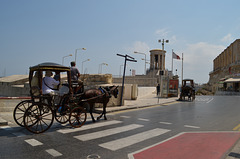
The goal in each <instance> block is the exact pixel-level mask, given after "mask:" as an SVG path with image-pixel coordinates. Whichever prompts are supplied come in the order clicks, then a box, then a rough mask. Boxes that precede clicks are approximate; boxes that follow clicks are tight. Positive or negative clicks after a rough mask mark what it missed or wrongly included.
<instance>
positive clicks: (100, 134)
mask: <svg viewBox="0 0 240 159" xmlns="http://www.w3.org/2000/svg"><path fill="white" fill-rule="evenodd" d="M140 127H143V125H138V124H131V125H127V126H122V127H117V128H113V129H107V130H103V131H98V132H94V133H88V134H85V135H78V136H74V138H76V139H78V140H81V141H88V140H93V139H98V138H101V137H106V136H110V135H114V134H119V133H122V132H126V131H130V130H134V129H137V128H140Z"/></svg>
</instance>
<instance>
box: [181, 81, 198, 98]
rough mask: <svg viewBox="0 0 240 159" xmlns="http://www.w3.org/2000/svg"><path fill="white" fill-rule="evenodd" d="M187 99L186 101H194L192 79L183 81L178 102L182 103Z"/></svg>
mask: <svg viewBox="0 0 240 159" xmlns="http://www.w3.org/2000/svg"><path fill="white" fill-rule="evenodd" d="M185 97H187V100H188V101H193V100H194V99H195V87H194V81H193V80H192V79H185V80H183V81H182V88H181V94H180V98H179V100H181V101H183V100H185Z"/></svg>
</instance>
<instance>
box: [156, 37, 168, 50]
mask: <svg viewBox="0 0 240 159" xmlns="http://www.w3.org/2000/svg"><path fill="white" fill-rule="evenodd" d="M158 42H159V43H161V42H162V50H164V42H166V43H169V40H164V39H162V40H158Z"/></svg>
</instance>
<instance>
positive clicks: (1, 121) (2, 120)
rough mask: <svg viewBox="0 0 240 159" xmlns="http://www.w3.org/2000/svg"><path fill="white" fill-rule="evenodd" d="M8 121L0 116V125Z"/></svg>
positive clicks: (5, 124) (4, 124) (6, 123)
mask: <svg viewBox="0 0 240 159" xmlns="http://www.w3.org/2000/svg"><path fill="white" fill-rule="evenodd" d="M7 125H8V122H7V121H6V120H4V119H2V118H1V117H0V126H7Z"/></svg>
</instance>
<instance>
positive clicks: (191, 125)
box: [184, 125, 200, 129]
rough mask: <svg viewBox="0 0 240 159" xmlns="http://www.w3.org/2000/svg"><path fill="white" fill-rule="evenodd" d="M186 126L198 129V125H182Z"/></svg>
mask: <svg viewBox="0 0 240 159" xmlns="http://www.w3.org/2000/svg"><path fill="white" fill-rule="evenodd" d="M184 127H186V128H194V129H200V127H198V126H192V125H184Z"/></svg>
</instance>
